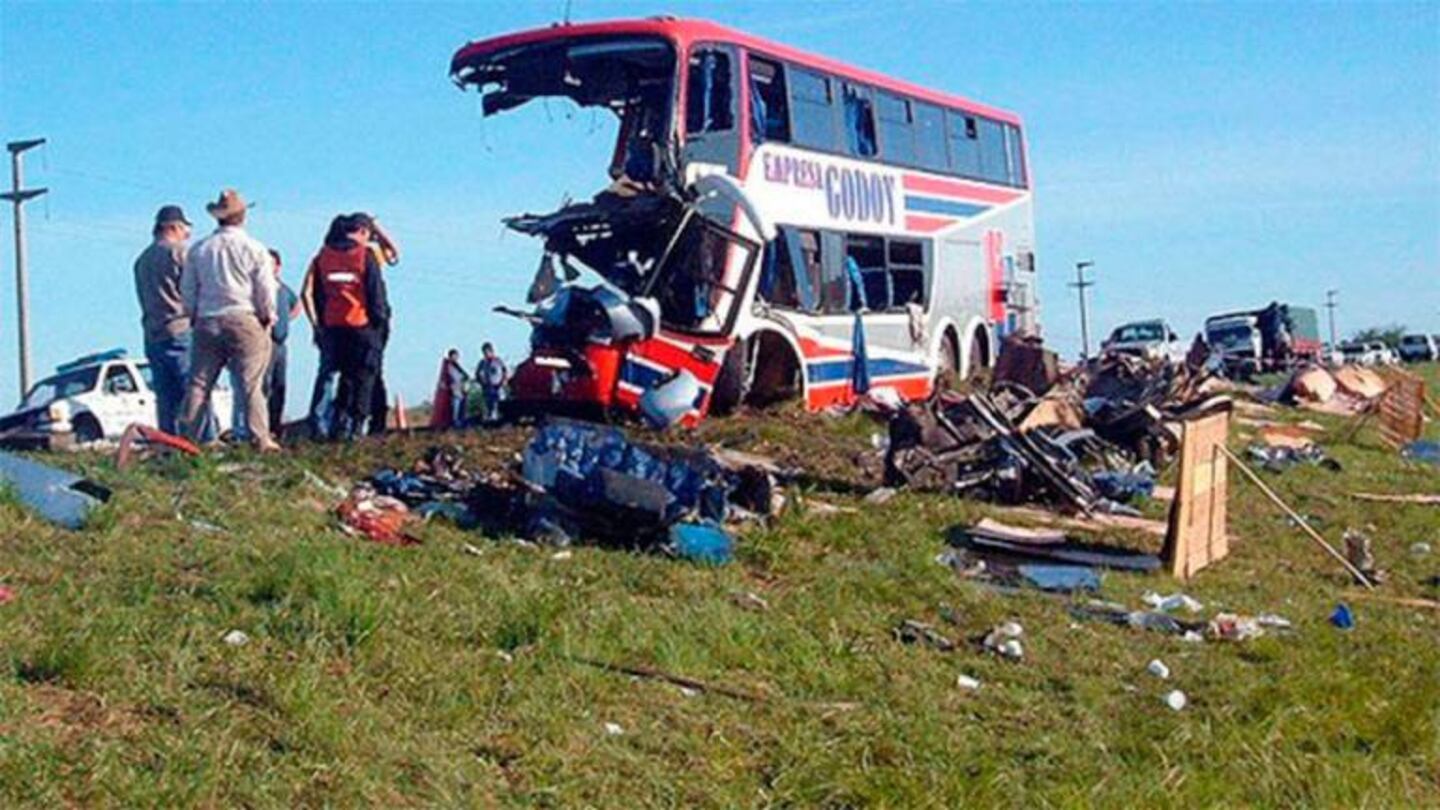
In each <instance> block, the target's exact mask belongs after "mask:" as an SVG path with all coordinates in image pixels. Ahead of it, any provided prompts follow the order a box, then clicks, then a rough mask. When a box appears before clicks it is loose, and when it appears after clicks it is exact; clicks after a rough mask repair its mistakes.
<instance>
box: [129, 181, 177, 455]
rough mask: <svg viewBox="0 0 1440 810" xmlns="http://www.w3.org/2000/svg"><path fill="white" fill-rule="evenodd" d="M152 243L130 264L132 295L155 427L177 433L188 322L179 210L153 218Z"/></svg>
mask: <svg viewBox="0 0 1440 810" xmlns="http://www.w3.org/2000/svg"><path fill="white" fill-rule="evenodd" d="M153 234H154V237H155V238H154V241H152V242H151V243H150V245H149V247H147V248H145V250H144V251H142V252H141V253H140V256H139V257H138V258H136V259H135V295H136V297H138V298H139V299H140V313H141V317H140V323H141V326H142V327H144V330H145V359H146V360H148V361H149V362H150V374H151V376H152V378H153V381H154V384H153V388H154V392H155V425H156V427H158V428H160V429H161V430H163V431H165V432H166V433H175V432H176V419H177V418H178V417H179V415H180V406H181V405H182V404H183V403H184V401H185V380H186V378H187V377H189V375H190V316H189V315H187V314H185V301H184V298H183V297H182V296H181V294H180V275H181V270H182V269H183V268H184V266H185V248H186V240H188V239H189V238H190V221H189V220H187V219H186V218H185V212H184V211H183V210H181V208H180V206H178V205H167V206H165V207H163V208H161V209H160V210H159V212H157V213H156V214H155V228H154V231H153Z"/></svg>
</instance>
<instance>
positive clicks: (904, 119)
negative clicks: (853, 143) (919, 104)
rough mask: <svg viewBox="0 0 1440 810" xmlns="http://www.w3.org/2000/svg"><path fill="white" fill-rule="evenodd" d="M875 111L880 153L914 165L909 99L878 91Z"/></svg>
mask: <svg viewBox="0 0 1440 810" xmlns="http://www.w3.org/2000/svg"><path fill="white" fill-rule="evenodd" d="M875 112H876V114H877V117H878V118H879V119H880V152H881V154H883V155H884V156H885V159H886V160H887V161H890V162H892V163H901V164H904V165H906V166H913V165H915V116H914V113H913V111H912V109H911V106H910V99H908V98H901V97H900V96H897V95H894V94H892V93H878V94H876V97H875ZM942 146H943V144H942Z"/></svg>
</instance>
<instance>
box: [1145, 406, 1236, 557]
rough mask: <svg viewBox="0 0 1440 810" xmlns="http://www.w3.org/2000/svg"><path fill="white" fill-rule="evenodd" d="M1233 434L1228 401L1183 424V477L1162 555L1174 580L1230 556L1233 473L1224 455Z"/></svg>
mask: <svg viewBox="0 0 1440 810" xmlns="http://www.w3.org/2000/svg"><path fill="white" fill-rule="evenodd" d="M1229 431H1230V408H1229V403H1228V401H1227V402H1225V403H1222V404H1221V405H1220V407H1217V408H1215V409H1213V410H1205V411H1199V412H1196V413H1194V414H1191V415H1189V416H1187V417H1186V418H1184V419H1182V420H1181V421H1180V470H1179V472H1180V475H1179V481H1178V483H1177V484H1176V487H1175V500H1174V501H1173V502H1172V503H1171V504H1170V514H1169V523H1168V525H1167V527H1166V532H1165V546H1164V548H1163V550H1162V552H1161V556H1162V557H1163V558H1164V559H1165V560H1166V561H1167V562H1168V563H1169V569H1170V574H1171V576H1174V577H1177V578H1180V579H1189V578H1190V577H1192V576H1194V575H1195V574H1196V573H1197V572H1198V571H1200V570H1201V569H1203V568H1205V567H1206V566H1208V565H1210V564H1212V563H1215V562H1217V561H1219V560H1222V559H1224V558H1225V557H1226V556H1228V555H1229V553H1230V536H1229V534H1228V533H1227V529H1226V526H1227V521H1228V519H1229V511H1228V509H1229V507H1228V505H1227V502H1228V500H1229V487H1230V472H1229V469H1228V468H1227V466H1226V464H1225V460H1224V459H1223V458H1222V457H1221V455H1220V454H1221V453H1222V452H1224V450H1225V441H1226V439H1227V437H1228V435H1229Z"/></svg>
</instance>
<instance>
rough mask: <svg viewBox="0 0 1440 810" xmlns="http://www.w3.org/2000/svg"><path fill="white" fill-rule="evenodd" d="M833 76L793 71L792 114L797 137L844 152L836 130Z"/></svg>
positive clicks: (799, 141)
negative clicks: (841, 149) (837, 138)
mask: <svg viewBox="0 0 1440 810" xmlns="http://www.w3.org/2000/svg"><path fill="white" fill-rule="evenodd" d="M831 85H832V82H831V80H830V77H829V76H822V75H820V74H818V73H812V72H810V71H808V70H799V69H796V70H791V71H790V113H791V116H792V118H793V119H794V124H793V127H794V131H793V133H792V134H793V135H794V140H795V143H796V144H797V145H799V146H808V147H811V148H813V149H820V150H823V151H826V152H838V151H840V145H839V144H838V143H837V142H836V137H835V136H836V131H835V107H836V105H835V95H834V89H833V87H832V86H831Z"/></svg>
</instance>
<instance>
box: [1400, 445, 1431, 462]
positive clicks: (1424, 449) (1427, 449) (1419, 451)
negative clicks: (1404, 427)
mask: <svg viewBox="0 0 1440 810" xmlns="http://www.w3.org/2000/svg"><path fill="white" fill-rule="evenodd" d="M1400 455H1402V456H1404V457H1405V458H1408V459H1413V460H1415V461H1423V462H1425V463H1427V464H1440V442H1435V441H1419V442H1411V443H1409V444H1407V445H1405V446H1404V447H1402V448H1400Z"/></svg>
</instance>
